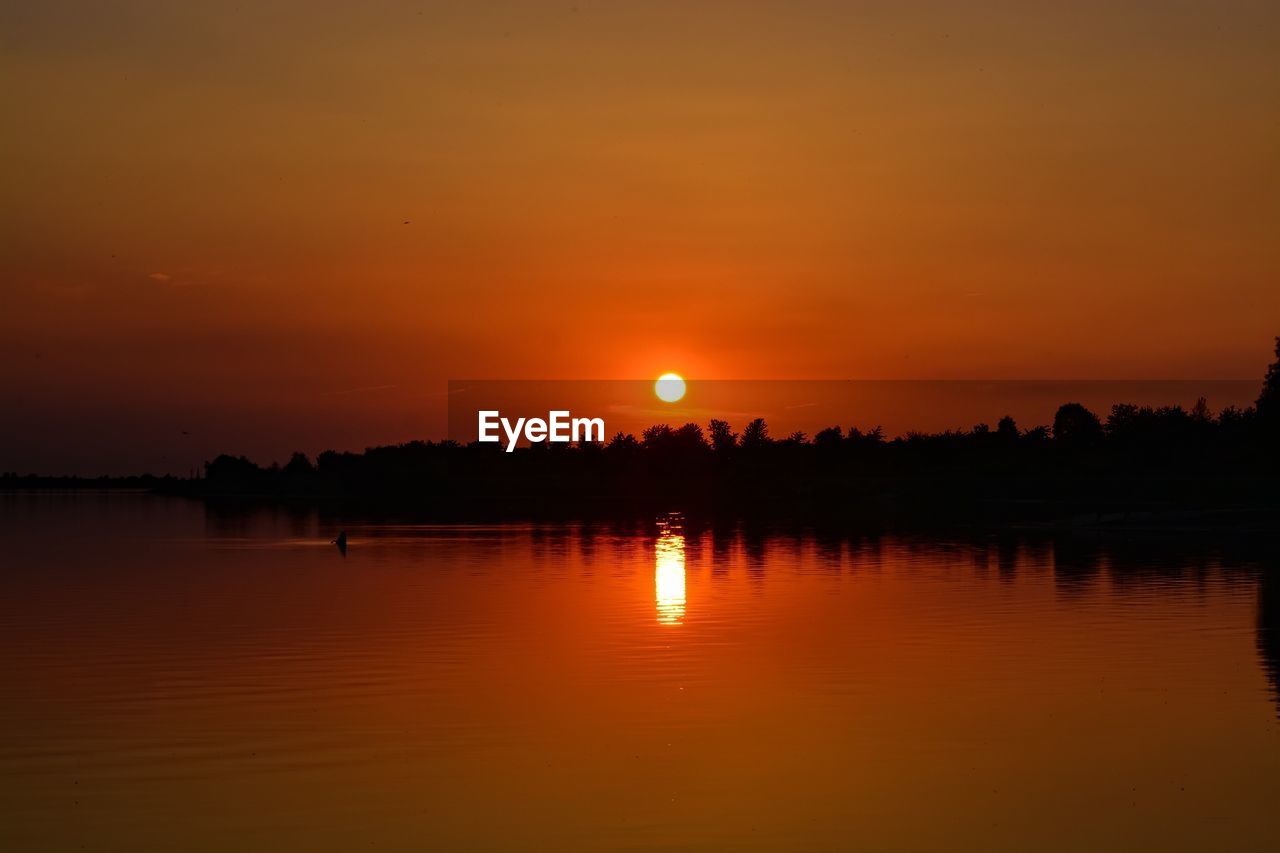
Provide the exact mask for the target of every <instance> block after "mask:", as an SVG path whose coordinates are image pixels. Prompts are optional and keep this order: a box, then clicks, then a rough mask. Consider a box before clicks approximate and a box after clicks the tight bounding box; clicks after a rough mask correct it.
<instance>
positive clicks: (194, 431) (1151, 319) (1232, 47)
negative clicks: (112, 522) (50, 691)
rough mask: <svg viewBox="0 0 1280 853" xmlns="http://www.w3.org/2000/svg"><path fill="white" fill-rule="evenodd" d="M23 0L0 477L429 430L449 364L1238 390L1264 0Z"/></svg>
mask: <svg viewBox="0 0 1280 853" xmlns="http://www.w3.org/2000/svg"><path fill="white" fill-rule="evenodd" d="M34 5H35V4H26V5H23V6H21V7H19V6H18V5H17V4H13V3H5V4H3V7H2V11H0V34H2V35H0V38H2V39H3V45H4V48H3V55H4V57H5V67H6V73H5V74H4V75H3V77H2V78H0V93H2V96H3V105H4V111H5V114H6V116H7V117H8V119H9V121H7V122H6V124H7V128H6V131H5V133H4V134H3V135H2V136H0V154H2V155H3V159H2V162H3V166H0V168H2V169H3V170H4V181H3V182H2V184H0V186H2V187H3V189H2V190H0V192H3V195H4V198H5V204H3V205H2V206H0V393H2V394H3V397H4V399H5V401H6V405H5V409H6V410H7V411H6V415H5V417H4V418H3V419H0V469H13V468H16V469H18V470H23V471H26V470H41V471H54V470H68V471H71V470H75V471H81V472H95V471H99V470H132V469H136V468H139V467H149V468H151V469H153V470H177V471H186V470H187V469H188V468H189V467H190V466H191V465H194V464H198V463H199V461H201V459H203V458H208V455H209V454H211V453H213V452H217V451H220V450H230V451H234V452H244V453H249V454H251V455H256V456H259V457H262V456H264V455H265V456H267V457H269V456H271V455H276V456H279V455H283V454H284V453H286V452H287V451H288V450H289V449H290V448H293V447H299V448H302V449H305V450H308V451H310V452H315V451H316V450H320V449H323V448H324V447H330V446H333V447H342V448H346V447H352V448H360V447H363V446H364V445H366V444H371V443H379V442H388V441H398V440H405V439H408V438H413V437H418V436H423V435H432V434H438V433H442V432H443V396H444V389H445V381H446V380H447V379H448V378H449V377H467V378H476V377H485V376H490V377H590V378H617V377H644V376H653V375H656V374H658V373H661V372H663V371H665V370H671V369H674V370H679V371H681V372H682V373H684V374H686V375H691V376H701V377H711V378H777V377H806V378H915V377H931V378H938V377H941V378H972V377H982V378H989V377H1021V378H1038V377H1057V378H1063V377H1071V378H1075V377H1103V378H1117V377H1124V378H1129V377H1166V378H1209V377H1255V376H1260V375H1261V372H1262V370H1263V368H1264V366H1265V364H1266V363H1267V361H1268V360H1269V357H1270V350H1271V338H1272V337H1273V336H1274V335H1276V334H1280V286H1277V285H1278V284H1280V282H1278V281H1277V278H1278V276H1280V273H1278V270H1280V242H1278V241H1277V239H1276V235H1277V233H1280V159H1277V157H1276V152H1277V151H1280V54H1278V53H1277V52H1276V51H1275V49H1274V46H1275V45H1276V44H1278V43H1280V7H1277V6H1276V5H1275V4H1274V3H1264V2H1257V3H1243V2H1234V3H1199V4H1196V3H1159V4H1157V3H1151V4H1137V3H1130V4H1123V6H1124V8H1113V7H1114V6H1116V5H1117V4H1104V3H1098V4H1092V3H1090V4H1061V5H1062V6H1063V8H1053V7H1050V6H1049V4H1038V3H1037V4H1027V3H1001V4H953V3H946V2H934V3H914V4H903V3H884V4H876V3H865V4H863V3H776V4H770V3H742V2H738V3H702V4H689V3H666V2H647V3H629V4H621V3H611V4H599V3H592V2H582V0H578V2H576V3H575V2H573V0H568V2H563V3H556V4H542V3H509V4H483V5H481V4H464V3H458V4H432V3H423V2H401V3H372V4H362V5H361V6H360V7H358V8H356V7H354V6H352V4H345V3H323V4H322V3H305V4H304V3H298V4H285V3H271V4H261V5H259V4H241V5H240V8H238V9H232V8H231V7H230V6H229V5H227V4H214V3H192V4H165V3H153V4H146V3H120V4H111V6H112V8H110V9H107V8H105V6H104V4H97V3H88V2H83V3H58V2H51V3H45V4H39V8H29V7H28V6H34ZM695 5H696V8H695ZM349 6H350V7H351V8H348V7H349ZM962 6H963V8H961V7H962ZM255 7H256V8H255ZM406 220H407V221H408V224H404V223H405V222H406ZM994 416H998V413H994V414H993V417H994ZM181 430H187V431H188V432H189V433H190V435H189V436H185V437H184V436H182V435H181Z"/></svg>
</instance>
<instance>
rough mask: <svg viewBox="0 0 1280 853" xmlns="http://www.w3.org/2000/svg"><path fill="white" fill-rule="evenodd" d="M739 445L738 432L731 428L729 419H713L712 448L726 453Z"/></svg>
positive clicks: (720, 452) (719, 452)
mask: <svg viewBox="0 0 1280 853" xmlns="http://www.w3.org/2000/svg"><path fill="white" fill-rule="evenodd" d="M737 446H738V434H737V433H735V432H734V431H733V430H732V429H730V427H729V424H728V422H727V421H722V420H717V419H715V418H713V419H712V420H711V449H712V450H714V451H715V452H716V453H718V454H721V455H723V454H726V453H729V452H730V451H732V450H733V449H734V448H735V447H737Z"/></svg>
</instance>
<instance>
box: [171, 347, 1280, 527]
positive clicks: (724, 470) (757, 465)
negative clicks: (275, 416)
mask: <svg viewBox="0 0 1280 853" xmlns="http://www.w3.org/2000/svg"><path fill="white" fill-rule="evenodd" d="M1278 459H1280V338H1277V339H1276V362H1275V363H1273V364H1272V365H1271V366H1270V368H1269V369H1268V371H1267V374H1266V377H1265V378H1264V381H1263V387H1262V391H1261V394H1260V395H1259V397H1258V399H1257V401H1256V403H1255V405H1253V406H1249V407H1246V408H1235V407H1229V408H1226V409H1223V410H1222V411H1220V412H1213V411H1212V410H1211V409H1210V408H1209V406H1208V404H1207V402H1206V401H1205V400H1204V399H1201V400H1199V401H1198V402H1197V403H1196V404H1195V405H1194V406H1192V407H1191V408H1190V409H1186V408H1183V407H1182V406H1162V407H1148V406H1136V405H1130V404H1118V405H1115V406H1113V407H1112V409H1111V411H1110V413H1108V414H1107V415H1106V416H1105V417H1100V416H1099V415H1098V414H1096V413H1094V412H1092V411H1090V410H1089V409H1088V408H1086V407H1085V406H1083V405H1081V404H1080V403H1075V402H1069V403H1065V404H1063V405H1062V406H1060V407H1059V408H1058V410H1057V413H1056V415H1055V417H1054V419H1053V423H1052V424H1051V425H1043V426H1034V427H1031V428H1029V429H1022V428H1020V427H1019V426H1018V424H1016V423H1015V422H1014V420H1013V419H1012V418H1011V417H1007V416H1006V417H1004V418H1001V419H1000V420H999V421H998V422H997V423H996V426H995V427H994V428H992V427H991V426H989V425H987V424H979V425H977V426H975V427H973V428H972V429H968V430H948V431H944V432H940V433H920V432H909V433H907V434H905V435H902V436H897V437H892V438H890V437H887V436H885V435H884V433H883V431H882V430H880V429H879V428H878V427H877V428H872V429H867V430H863V429H860V428H858V427H848V428H845V427H842V426H836V425H833V426H829V427H827V428H825V429H822V430H820V431H818V432H816V433H815V434H813V435H812V436H809V435H807V434H805V433H799V432H797V433H793V434H791V435H787V436H782V437H775V436H773V435H772V434H771V433H770V431H769V426H768V424H767V423H766V421H765V420H764V419H762V418H756V419H754V420H752V421H750V422H748V423H747V424H745V425H744V426H743V427H742V429H741V431H740V432H737V431H735V430H734V428H733V426H732V425H730V424H729V423H727V422H725V421H723V420H712V421H711V422H710V423H709V424H708V425H707V427H706V428H705V429H704V428H703V426H702V425H701V424H696V423H686V424H684V425H681V426H671V425H668V424H657V425H654V426H651V427H649V428H648V429H645V430H644V431H643V432H642V433H641V434H640V435H639V436H636V435H633V434H630V433H618V434H616V435H614V436H613V437H612V438H611V439H610V440H609V441H607V442H606V443H604V444H581V445H550V444H537V445H533V446H530V447H524V448H518V449H517V450H516V452H515V453H511V454H507V453H504V452H503V451H502V449H501V448H500V447H498V446H497V445H492V444H480V443H473V444H470V445H461V444H458V443H456V442H451V441H439V442H433V441H411V442H407V443H405V444H398V445H392V446H383V447H371V448H369V449H367V450H365V451H364V452H363V453H350V452H337V451H326V452H324V453H321V454H320V455H319V457H317V459H316V460H315V462H314V463H313V462H312V461H311V460H310V459H309V458H308V457H307V456H306V455H304V454H302V453H295V454H294V455H293V457H292V458H291V459H290V460H289V461H288V462H287V463H286V464H284V465H271V466H268V467H262V466H259V465H257V464H255V463H254V462H252V461H250V460H248V459H246V458H244V457H237V456H229V455H222V456H219V457H218V458H216V459H214V460H213V461H211V462H209V463H207V464H206V466H205V476H204V478H203V479H201V480H198V481H180V482H179V484H178V485H177V486H176V487H174V484H173V483H169V482H166V484H165V485H166V487H174V490H177V491H184V492H187V493H198V494H201V495H204V496H208V497H223V498H235V497H244V496H274V497H279V498H291V499H326V500H356V501H361V502H369V503H382V504H388V505H393V506H396V507H404V508H406V509H407V508H411V507H423V508H432V509H436V510H439V511H442V512H458V513H465V512H467V511H471V510H493V511H500V512H501V511H508V512H519V513H528V514H539V513H556V512H563V511H565V510H571V511H574V512H592V511H610V510H614V509H636V510H644V511H648V510H654V509H656V510H667V509H672V508H680V509H691V510H698V509H704V510H707V511H710V512H727V513H735V514H751V513H762V514H778V513H804V514H810V515H812V514H828V513H830V514H848V513H850V512H858V511H863V512H867V513H873V514H874V513H885V512H903V513H913V514H916V515H922V516H925V517H934V516H936V517H947V518H954V517H974V518H984V519H989V520H998V519H1008V518H1036V517H1056V516H1061V515H1063V514H1071V513H1075V512H1090V511H1091V512H1095V513H1098V512H1117V513H1130V512H1141V511H1146V510H1178V509H1204V508H1215V507H1218V508H1221V507H1240V506H1252V507H1257V506H1269V505H1271V504H1272V503H1274V502H1276V501H1277V500H1278V496H1277V490H1276V484H1277V472H1278V471H1280V465H1278V464H1277V461H1278Z"/></svg>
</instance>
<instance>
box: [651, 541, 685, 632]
mask: <svg viewBox="0 0 1280 853" xmlns="http://www.w3.org/2000/svg"><path fill="white" fill-rule="evenodd" d="M660 528H661V533H660V534H659V536H658V541H657V542H656V543H655V544H654V556H655V566H654V570H653V586H654V596H655V598H656V600H657V605H658V621H659V622H660V623H662V624H663V625H679V624H680V623H681V622H683V621H684V609H685V600H684V533H683V532H682V531H681V529H680V527H679V525H678V524H674V523H663V524H661V525H660Z"/></svg>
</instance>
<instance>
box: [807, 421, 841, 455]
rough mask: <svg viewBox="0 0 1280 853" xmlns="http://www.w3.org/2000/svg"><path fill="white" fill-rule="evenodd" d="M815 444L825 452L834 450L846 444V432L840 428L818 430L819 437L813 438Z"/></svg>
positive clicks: (830, 427)
mask: <svg viewBox="0 0 1280 853" xmlns="http://www.w3.org/2000/svg"><path fill="white" fill-rule="evenodd" d="M813 443H814V446H815V447H820V448H822V449H823V450H833V449H835V448H837V447H839V446H840V445H841V444H843V443H844V432H843V431H842V430H841V429H840V427H838V426H829V427H827V428H826V429H821V430H818V433H817V435H815V436H814V437H813Z"/></svg>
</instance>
